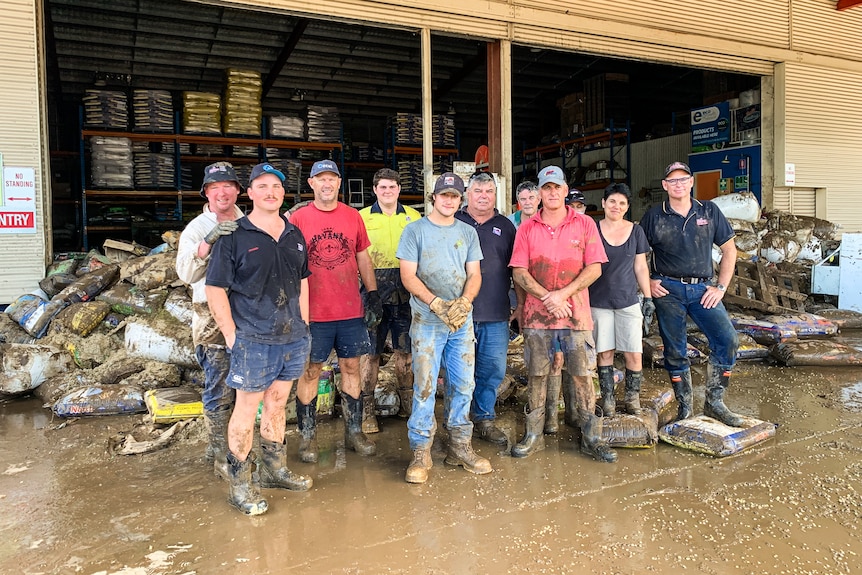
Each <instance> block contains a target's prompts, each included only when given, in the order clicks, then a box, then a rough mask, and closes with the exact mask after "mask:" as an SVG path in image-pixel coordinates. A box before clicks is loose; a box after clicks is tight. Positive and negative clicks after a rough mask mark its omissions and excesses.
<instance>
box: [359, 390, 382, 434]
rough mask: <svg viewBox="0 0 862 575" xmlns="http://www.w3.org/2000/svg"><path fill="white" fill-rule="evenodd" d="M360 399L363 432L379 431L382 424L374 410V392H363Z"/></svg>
mask: <svg viewBox="0 0 862 575" xmlns="http://www.w3.org/2000/svg"><path fill="white" fill-rule="evenodd" d="M359 399H361V400H362V433H379V432H380V426H379V425H378V423H377V414H376V413H375V411H374V409H375V406H374V393H365V392H362V394H361V395H360V396H359Z"/></svg>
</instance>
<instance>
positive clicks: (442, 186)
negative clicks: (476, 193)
mask: <svg viewBox="0 0 862 575" xmlns="http://www.w3.org/2000/svg"><path fill="white" fill-rule="evenodd" d="M434 193H435V194H445V193H450V194H457V195H459V196H461V195H463V194H464V180H462V179H461V176H459V175H458V174H456V173H454V172H445V173H443V174H440V177H439V178H437V183H435V184H434Z"/></svg>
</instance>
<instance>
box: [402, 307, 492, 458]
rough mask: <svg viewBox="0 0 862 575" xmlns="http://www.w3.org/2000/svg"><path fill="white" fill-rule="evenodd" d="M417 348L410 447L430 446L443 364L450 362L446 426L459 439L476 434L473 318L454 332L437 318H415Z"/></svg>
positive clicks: (413, 333)
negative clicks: (472, 416)
mask: <svg viewBox="0 0 862 575" xmlns="http://www.w3.org/2000/svg"><path fill="white" fill-rule="evenodd" d="M410 339H411V342H412V350H413V413H412V414H411V415H410V419H408V420H407V437H408V439H409V440H410V449H429V448H430V447H431V442H432V441H433V440H434V432H435V431H436V430H437V421H436V419H435V417H434V400H435V393H436V391H437V375H438V374H439V373H440V366H441V365H445V366H446V375H447V377H446V409H445V410H444V412H445V413H444V417H445V420H446V422H445V428H446V429H447V430H448V431H449V438H450V440H452V441H455V442H461V443H464V442H467V441H470V439H471V438H472V436H473V423H472V422H471V421H470V417H469V415H470V401H471V400H472V399H473V388H474V383H473V369H474V366H475V362H476V348H475V345H474V342H475V337H474V335H473V320H472V318H468V319H467V323H465V324H464V325H463V326H461V329H459V330H458V331H456V332H454V333H452V332H450V331H449V328H448V327H446V325H445V324H444V323H443V322H442V321H439V320H438V319H436V318H433V319H428V320H426V321H422V320H421V319H420V318H419V317H414V318H413V323H412V325H411V326H410Z"/></svg>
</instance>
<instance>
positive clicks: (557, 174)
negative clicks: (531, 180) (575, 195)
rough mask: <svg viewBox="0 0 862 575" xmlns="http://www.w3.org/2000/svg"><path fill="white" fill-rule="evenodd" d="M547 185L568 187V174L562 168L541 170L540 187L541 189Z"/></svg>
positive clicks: (550, 167) (553, 167) (552, 167)
mask: <svg viewBox="0 0 862 575" xmlns="http://www.w3.org/2000/svg"><path fill="white" fill-rule="evenodd" d="M547 183H554V184H559V185H560V186H565V185H566V174H565V172H563V169H562V168H558V167H557V166H545V167H544V168H542V169H541V170H539V187H540V188H541V187H542V186H544V185H545V184H547Z"/></svg>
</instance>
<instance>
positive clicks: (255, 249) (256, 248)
mask: <svg viewBox="0 0 862 575" xmlns="http://www.w3.org/2000/svg"><path fill="white" fill-rule="evenodd" d="M259 249H260V247H259V246H254V247H253V248H248V253H251V252H256V251H257V250H259Z"/></svg>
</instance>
